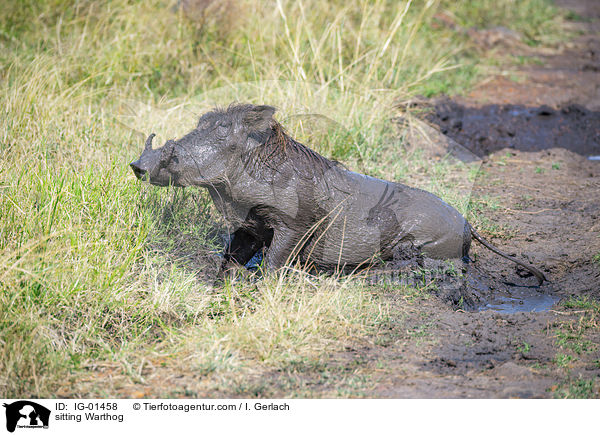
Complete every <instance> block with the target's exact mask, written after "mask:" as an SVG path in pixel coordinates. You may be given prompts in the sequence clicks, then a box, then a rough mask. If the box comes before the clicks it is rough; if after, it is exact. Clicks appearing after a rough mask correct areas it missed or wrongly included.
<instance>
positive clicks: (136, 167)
mask: <svg viewBox="0 0 600 435" xmlns="http://www.w3.org/2000/svg"><path fill="white" fill-rule="evenodd" d="M129 166H130V167H131V169H132V170H133V173H134V174H135V176H136V177H138V178H139V179H140V180H141V179H142V178H144V176H145V175H146V174H147V173H148V171H147V170H146V169H143V168H141V167H140V161H139V160H136V161H134V162H131V163H130V164H129Z"/></svg>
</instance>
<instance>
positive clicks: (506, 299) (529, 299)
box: [479, 292, 560, 314]
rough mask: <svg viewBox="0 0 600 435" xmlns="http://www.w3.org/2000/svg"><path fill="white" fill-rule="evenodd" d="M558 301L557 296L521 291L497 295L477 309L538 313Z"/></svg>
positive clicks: (509, 312)
mask: <svg viewBox="0 0 600 435" xmlns="http://www.w3.org/2000/svg"><path fill="white" fill-rule="evenodd" d="M558 301H560V298H559V297H558V296H554V295H550V294H544V293H537V292H536V293H530V292H523V294H519V295H515V294H512V295H497V296H496V297H494V298H493V299H492V300H490V301H489V302H487V303H486V304H485V305H484V306H482V307H480V308H479V311H487V310H493V311H499V312H501V313H505V314H513V313H521V312H525V313H539V312H541V311H548V310H550V309H551V308H552V307H553V306H554V304H555V303H557V302H558Z"/></svg>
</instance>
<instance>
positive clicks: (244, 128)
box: [131, 104, 546, 284]
mask: <svg viewBox="0 0 600 435" xmlns="http://www.w3.org/2000/svg"><path fill="white" fill-rule="evenodd" d="M274 113H275V108H273V107H271V106H255V105H251V104H238V105H232V106H230V107H229V108H228V109H224V110H220V109H217V110H214V111H212V112H209V113H206V114H205V115H203V116H202V117H201V118H200V121H199V122H198V126H197V127H196V128H195V129H194V130H192V131H191V132H190V133H188V134H187V135H186V136H184V137H183V138H181V139H179V140H176V141H174V140H168V141H167V142H166V143H165V144H164V146H162V147H161V148H159V149H152V139H153V137H154V134H151V135H150V136H149V137H148V139H147V140H146V147H145V149H144V151H143V153H142V155H141V157H140V158H139V159H138V160H136V161H135V162H132V163H131V168H132V169H133V172H134V173H135V175H136V176H137V177H138V178H140V179H146V180H148V181H149V182H150V183H152V184H155V185H158V186H167V185H169V184H172V185H174V186H181V187H185V186H202V187H205V188H207V189H208V191H209V193H210V196H211V198H212V199H213V201H214V203H215V206H216V207H217V209H218V210H219V211H220V212H221V213H222V214H223V216H224V217H225V219H226V221H228V222H229V223H230V224H231V226H232V227H233V229H234V230H235V231H233V234H232V235H231V237H230V242H229V244H228V246H227V247H226V248H225V252H224V261H223V267H227V266H228V265H230V264H231V263H237V264H241V265H245V264H246V263H247V262H248V261H249V260H250V259H251V258H252V257H253V256H254V255H255V253H256V252H258V251H259V250H260V249H262V248H266V253H265V255H264V258H263V261H264V265H265V267H266V268H267V270H274V269H278V268H280V267H282V266H284V265H285V264H286V262H287V261H289V260H291V259H293V258H295V259H299V260H301V261H302V262H306V263H309V264H314V265H315V266H316V267H318V268H321V269H332V268H339V267H345V268H347V267H359V266H361V265H364V264H368V263H370V262H371V261H372V260H373V259H374V258H379V259H382V260H389V259H401V260H405V259H409V258H411V257H415V256H421V255H423V256H428V257H430V258H438V259H446V258H448V259H450V258H468V257H467V255H468V252H469V248H470V245H471V238H472V237H473V238H475V239H476V240H478V241H479V242H480V243H482V244H483V245H484V246H486V247H487V248H488V249H490V250H492V251H493V252H495V253H497V254H499V255H501V256H502V257H504V258H507V259H509V260H511V261H514V262H515V263H517V264H519V265H520V266H522V267H524V268H525V269H527V270H529V271H530V272H531V273H532V274H533V275H535V276H536V277H537V278H538V280H539V283H540V284H541V283H542V282H543V281H544V280H545V279H546V278H545V277H544V274H543V273H542V272H540V271H539V270H538V269H536V268H535V267H533V266H531V265H528V264H526V263H524V262H523V261H520V260H518V259H516V258H512V257H510V256H509V255H507V254H505V253H504V252H502V251H500V250H499V249H498V248H496V247H494V246H492V245H491V244H490V243H488V242H487V241H486V240H484V239H483V238H482V237H481V236H480V235H479V234H478V233H477V232H476V231H475V230H474V229H473V227H472V226H471V225H470V224H469V223H468V222H467V221H466V219H465V218H464V217H463V216H462V215H461V214H460V213H459V212H458V211H457V210H455V209H454V208H453V207H451V206H450V205H448V204H446V203H445V202H444V201H442V200H441V199H440V198H438V197H437V196H435V195H433V194H431V193H429V192H426V191H424V190H421V189H416V188H413V187H409V186H406V185H404V184H399V183H394V182H390V181H385V180H380V179H378V178H374V177H370V176H368V175H362V174H359V173H356V172H352V171H349V170H347V169H346V168H344V166H342V165H341V164H339V163H338V162H335V161H332V160H328V159H326V158H325V157H323V156H321V155H319V154H318V153H316V152H315V151H313V150H311V149H310V148H308V147H306V146H304V145H302V144H301V143H299V142H297V141H295V140H294V139H293V138H291V137H290V136H289V135H288V134H286V133H285V131H284V130H283V128H282V126H281V125H280V124H279V123H278V122H277V121H276V120H275V119H274V118H273V114H274Z"/></svg>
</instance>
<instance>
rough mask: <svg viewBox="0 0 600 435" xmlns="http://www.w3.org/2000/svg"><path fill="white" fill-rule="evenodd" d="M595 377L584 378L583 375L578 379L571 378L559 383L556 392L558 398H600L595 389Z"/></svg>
mask: <svg viewBox="0 0 600 435" xmlns="http://www.w3.org/2000/svg"><path fill="white" fill-rule="evenodd" d="M596 382H597V381H594V379H584V378H583V377H581V375H580V376H579V377H578V378H577V379H569V380H567V381H565V382H563V383H562V384H561V385H559V388H558V389H557V390H556V392H555V393H554V397H555V398H556V399H594V398H598V393H597V391H598V390H597V389H596V391H594V390H595V388H594V387H595V383H596Z"/></svg>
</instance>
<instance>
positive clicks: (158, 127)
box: [0, 0, 555, 397]
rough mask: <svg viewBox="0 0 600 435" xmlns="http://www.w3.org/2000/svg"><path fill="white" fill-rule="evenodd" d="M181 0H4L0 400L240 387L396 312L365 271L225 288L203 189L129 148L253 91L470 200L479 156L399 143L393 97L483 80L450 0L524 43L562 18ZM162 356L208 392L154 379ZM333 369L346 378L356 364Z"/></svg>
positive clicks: (370, 155) (306, 134) (378, 166)
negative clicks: (144, 179)
mask: <svg viewBox="0 0 600 435" xmlns="http://www.w3.org/2000/svg"><path fill="white" fill-rule="evenodd" d="M174 4H175V2H172V3H169V2H167V3H165V2H160V1H158V0H149V1H143V2H142V1H125V0H107V1H106V2H103V3H97V2H88V1H76V0H69V1H61V2H55V1H34V0H25V1H19V2H9V1H3V2H1V5H2V10H3V13H2V15H1V16H0V47H1V49H0V86H1V88H2V92H0V107H1V108H2V109H0V110H2V116H0V152H1V153H2V158H1V159H0V197H1V200H0V395H1V396H4V397H26V396H27V397H30V396H43V397H51V396H67V397H73V396H88V397H90V396H94V397H103V396H104V397H105V396H114V395H117V394H121V395H123V396H125V397H131V396H132V395H134V394H138V393H139V391H137V390H135V389H132V388H133V387H132V385H134V386H137V387H136V388H139V389H140V391H142V393H140V394H150V395H152V394H158V393H160V394H163V395H165V396H170V395H190V394H195V393H194V391H196V394H197V391H199V390H202V389H205V390H211V389H212V390H215V391H216V390H218V389H219V388H221V389H222V388H229V387H227V386H230V388H231V390H228V391H230V392H235V391H238V392H239V394H249V393H248V390H247V389H244V387H243V382H242V381H241V379H244V377H246V376H250V377H251V376H260V373H264V372H268V371H269V370H280V369H281V370H284V369H286V367H290V366H293V364H294V363H295V362H296V361H305V362H306V361H308V362H315V361H319V360H320V359H321V358H323V356H324V355H327V354H329V353H330V352H333V351H335V350H339V349H343V347H344V346H345V345H346V344H347V343H351V342H353V341H355V340H358V339H365V340H368V339H369V338H368V337H369V336H370V334H374V331H376V330H377V328H379V327H381V325H382V324H385V323H386V321H387V320H385V319H386V318H388V317H389V314H388V313H387V311H386V310H387V309H388V308H387V305H386V303H385V302H384V301H382V300H380V299H379V297H378V296H377V295H375V294H373V291H372V288H369V287H366V286H364V285H361V282H360V280H356V281H353V280H336V279H334V278H332V277H325V276H323V277H308V276H306V275H305V274H304V273H302V271H297V270H294V271H292V272H290V273H289V274H288V275H286V276H285V277H284V276H282V275H278V276H273V277H270V278H268V279H264V280H260V281H256V282H252V281H250V282H248V281H234V282H230V283H228V284H226V285H215V284H214V283H213V282H212V280H211V278H210V277H211V274H214V268H215V264H217V263H218V261H219V259H218V256H217V252H218V251H219V249H220V247H221V246H222V242H223V241H222V238H221V237H222V235H223V233H224V223H223V222H222V221H221V220H220V217H219V216H218V215H217V213H216V212H215V210H214V209H213V207H212V205H211V203H210V201H209V199H208V197H207V196H206V194H205V193H204V192H202V191H198V190H194V189H186V190H185V191H182V190H177V189H156V188H154V187H151V186H147V185H141V184H140V183H138V182H137V180H135V178H134V177H133V174H132V173H131V171H130V170H129V168H128V166H127V164H128V162H129V161H131V160H132V159H133V158H134V157H136V155H137V154H138V153H139V151H140V150H141V143H142V141H143V137H144V135H146V134H147V133H149V132H150V131H156V132H157V133H158V134H159V136H160V137H161V138H162V139H165V138H168V137H175V136H180V135H181V134H182V133H183V132H185V131H187V130H189V129H191V128H192V126H193V125H194V120H195V118H196V117H197V115H198V114H199V113H200V112H201V111H203V110H206V109H207V108H211V107H213V106H214V105H215V104H220V105H226V104H229V103H230V102H231V101H233V100H243V101H252V102H262V103H269V104H274V105H276V106H278V107H279V109H280V113H279V114H278V117H279V119H280V120H282V122H284V124H285V125H286V126H287V127H288V129H289V130H290V131H291V132H293V133H295V134H297V135H298V137H299V138H300V139H302V140H306V141H307V143H308V144H309V145H311V146H313V147H315V148H316V149H318V150H319V151H321V152H322V153H324V154H325V155H327V156H328V157H334V158H338V159H340V160H343V161H344V162H345V163H347V164H348V166H349V167H351V168H356V169H361V170H364V171H366V172H368V173H370V174H372V175H380V176H385V177H387V178H394V179H397V180H408V179H412V177H413V175H414V174H421V175H422V177H421V178H419V177H416V178H414V180H413V181H414V183H411V184H419V185H420V186H421V187H426V188H430V189H431V190H434V191H435V192H437V193H439V194H441V195H442V196H443V197H444V198H445V199H447V200H448V201H449V202H451V203H452V204H454V205H456V206H457V207H462V209H463V210H465V209H466V208H467V207H468V204H469V196H470V195H469V193H470V189H469V188H468V186H466V187H464V186H458V187H457V184H456V182H455V181H456V179H458V178H461V177H462V174H463V173H465V171H466V173H469V172H473V169H472V168H468V167H463V168H461V167H459V166H456V165H453V164H450V163H449V162H445V161H442V162H439V163H438V164H435V165H431V164H430V162H429V161H428V160H427V159H426V158H425V157H424V156H423V155H419V154H418V153H416V154H415V153H410V152H408V151H406V150H405V149H404V148H403V141H402V138H400V139H398V134H397V132H396V131H392V129H391V128H390V123H389V122H387V121H388V120H389V118H390V117H391V115H392V114H393V112H392V111H391V107H392V106H393V102H394V101H397V100H399V99H400V100H402V99H406V98H408V97H409V96H411V95H414V94H417V93H421V94H426V95H435V94H437V93H439V92H447V93H454V92H460V91H462V90H464V89H466V88H468V87H469V86H470V85H471V84H472V83H473V81H474V80H475V79H476V78H477V77H479V75H480V72H479V69H478V60H477V58H476V57H475V55H474V54H473V53H472V52H470V51H469V50H468V48H467V44H466V40H465V37H464V36H463V35H461V34H460V33H457V32H455V31H453V30H452V29H450V28H445V27H439V26H438V27H436V26H434V25H433V17H434V15H435V14H436V13H438V12H439V11H444V10H445V11H449V12H450V13H451V14H453V15H454V16H455V17H457V19H458V21H459V22H460V23H461V25H464V26H469V25H482V24H483V23H485V24H486V25H488V24H494V23H505V22H509V23H511V24H510V25H511V26H512V27H514V28H515V29H516V30H519V31H522V32H523V33H524V34H526V35H528V36H527V37H528V38H530V39H531V41H543V40H544V38H545V37H546V36H547V35H548V34H549V33H551V32H549V30H548V29H550V27H551V25H552V23H553V22H554V21H553V20H554V18H553V17H554V16H555V11H554V10H553V9H552V8H551V7H550V6H548V3H546V2H542V1H541V0H524V1H521V2H513V1H504V2H502V1H501V2H491V1H478V2H477V3H476V4H471V2H450V1H427V2H424V1H414V2H403V3H396V2H386V1H379V0H377V1H372V2H367V1H361V0H353V1H350V2H333V3H331V4H325V3H323V2H317V1H303V2H287V1H283V0H279V1H275V2H273V3H269V4H267V3H264V2H258V1H253V0H245V1H241V2H236V3H235V5H234V3H233V2H220V3H216V2H211V1H205V2H198V3H197V4H198V5H199V6H198V8H199V9H197V10H196V11H195V12H194V11H193V10H183V9H173V8H172V6H174ZM203 5H204V6H203ZM498 5H500V6H501V7H497V6H498ZM205 6H206V7H208V9H206V10H203V9H202V8H203V7H205ZM542 6H543V7H542ZM233 7H235V8H236V9H235V10H232V9H231V8H233ZM205 12H206V13H205ZM538 24H539V26H538ZM549 26H550V27H549ZM299 115H301V116H299ZM306 116H308V117H306ZM332 128H333V130H332ZM319 135H320V136H319ZM461 171H462V172H461ZM399 291H402V290H399ZM406 292H407V294H408V295H409V297H410V298H413V294H416V293H418V290H415V289H407V290H406ZM411 300H413V299H411ZM169 370H170V371H178V372H179V373H193V374H194V376H196V377H197V379H198V385H196V387H197V389H196V390H194V391H191V390H190V388H191V387H189V386H182V385H179V384H176V383H169V382H167V381H165V382H164V388H163V387H161V388H163V389H162V390H160V391H158V390H149V392H148V391H146V390H144V388H146V387H145V386H147V385H148V382H149V381H148V379H161V378H160V377H161V376H163V374H164V372H165V371H166V372H168V371H169ZM257 373H258V375H257ZM164 376H165V379H171V378H169V377H168V376H167V375H164ZM344 379H346V378H344ZM357 379H358V378H357ZM240 382H242V383H240ZM340 382H341V383H342V384H344V383H346V384H347V385H346V384H344V385H346V387H344V388H346V390H344V391H346V393H344V394H350V393H348V391H350V390H351V389H352V388H354V387H352V386H353V385H358V384H360V383H361V382H362V381H360V379H358V380H356V381H352V380H348V379H346V380H343V381H340ZM356 383H358V384H356ZM154 384H155V385H156V382H155V383H154ZM240 385H242V386H240ZM340 385H341V384H340ZM236 386H237V387H236ZM259 387H260V385H259V386H258V387H256V388H255V389H254V390H252V391H254V393H252V394H256V395H261V394H263V393H261V389H260V388H259ZM348 389H350V390H348ZM212 390H211V391H212ZM144 391H146V392H145V393H144ZM265 394H266V393H265Z"/></svg>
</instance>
